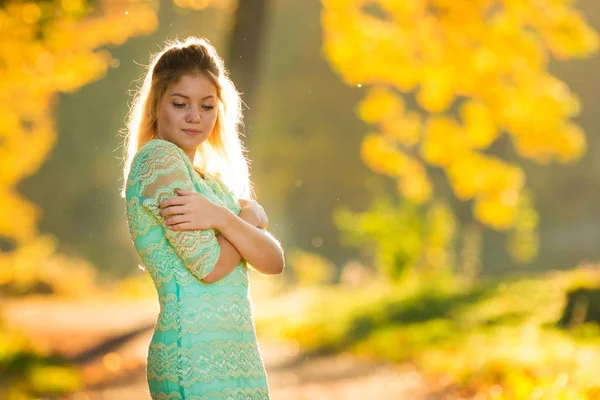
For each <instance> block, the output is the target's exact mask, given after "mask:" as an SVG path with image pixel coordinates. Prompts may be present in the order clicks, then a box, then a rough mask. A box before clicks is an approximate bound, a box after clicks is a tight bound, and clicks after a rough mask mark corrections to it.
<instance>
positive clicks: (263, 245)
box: [215, 207, 285, 275]
mask: <svg viewBox="0 0 600 400" xmlns="http://www.w3.org/2000/svg"><path fill="white" fill-rule="evenodd" d="M217 221H218V225H217V226H215V228H216V229H218V230H219V232H221V234H223V236H225V237H226V238H227V240H228V241H229V242H230V243H231V244H232V245H233V246H235V248H236V249H237V251H238V252H239V253H240V254H241V256H242V257H243V258H244V259H245V260H246V261H248V263H250V265H252V267H254V269H256V270H257V271H259V272H262V273H263V274H268V275H274V274H279V273H281V272H282V271H283V267H284V265H285V261H284V258H283V250H282V248H281V246H280V245H279V242H277V240H275V238H274V237H273V236H272V235H271V234H270V233H268V232H267V231H264V230H262V229H259V228H257V227H255V226H252V225H251V224H249V223H247V222H246V221H244V220H243V219H241V218H240V217H238V216H237V215H235V214H234V213H233V212H231V211H230V210H229V209H227V208H225V207H221V208H220V215H219V218H218V220H217Z"/></svg>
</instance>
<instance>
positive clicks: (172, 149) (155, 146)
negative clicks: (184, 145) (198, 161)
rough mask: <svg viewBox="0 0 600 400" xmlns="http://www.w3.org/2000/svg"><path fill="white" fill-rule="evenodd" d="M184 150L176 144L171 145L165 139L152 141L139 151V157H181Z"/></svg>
mask: <svg viewBox="0 0 600 400" xmlns="http://www.w3.org/2000/svg"><path fill="white" fill-rule="evenodd" d="M181 152H182V150H181V149H180V148H179V147H178V146H177V145H176V144H174V143H171V142H169V141H167V140H163V139H152V140H150V141H148V142H146V143H144V144H143V145H142V146H141V147H140V148H139V150H138V151H137V155H141V156H146V157H148V156H150V155H155V156H156V155H163V154H164V155H177V156H181Z"/></svg>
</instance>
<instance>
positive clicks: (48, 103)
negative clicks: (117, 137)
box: [0, 0, 157, 295]
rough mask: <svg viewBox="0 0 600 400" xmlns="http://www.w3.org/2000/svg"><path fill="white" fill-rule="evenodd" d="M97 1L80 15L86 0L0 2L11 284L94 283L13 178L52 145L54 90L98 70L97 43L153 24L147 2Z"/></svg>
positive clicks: (0, 260) (4, 231)
mask: <svg viewBox="0 0 600 400" xmlns="http://www.w3.org/2000/svg"><path fill="white" fill-rule="evenodd" d="M100 5H101V6H102V9H103V10H104V12H105V15H101V14H100V13H93V14H90V15H89V16H86V14H89V13H88V11H86V7H87V2H85V1H74V0H69V1H66V0H64V1H62V2H59V3H54V2H48V3H39V4H38V3H35V2H21V1H9V2H6V3H4V5H3V7H2V8H0V89H1V90H0V171H2V173H0V204H1V207H0V237H2V238H4V239H6V240H8V241H10V242H12V243H13V244H14V250H12V251H10V252H3V253H1V254H0V272H1V275H0V285H7V284H10V285H11V286H12V287H13V288H14V290H16V291H22V292H27V291H28V290H30V289H31V290H35V287H36V285H37V286H39V285H40V284H42V285H46V286H47V287H51V288H52V290H53V291H54V292H55V293H62V294H71V295H74V294H76V293H73V290H71V289H69V286H71V287H78V288H79V289H81V291H83V292H85V293H88V294H89V293H90V290H91V288H92V287H93V282H94V275H95V274H94V272H93V269H92V267H91V266H90V265H88V264H86V263H85V262H83V261H77V260H74V259H70V258H68V257H66V256H63V255H60V254H57V253H56V252H55V248H56V245H55V243H54V242H53V239H52V238H50V237H47V236H40V235H39V232H38V228H37V225H38V220H39V217H40V216H41V210H40V209H39V207H38V206H37V205H35V204H33V203H31V202H30V201H29V200H27V199H25V198H24V197H23V196H21V195H20V194H19V193H18V192H17V190H16V186H17V184H18V183H19V181H21V180H22V179H24V178H26V177H28V176H30V175H32V174H34V173H36V172H37V171H38V170H39V169H40V167H41V166H42V164H43V162H44V160H45V159H46V157H47V156H48V154H49V152H50V151H51V149H52V148H53V146H54V143H55V141H56V131H55V125H54V116H53V113H54V107H55V102H56V99H57V96H56V94H57V93H59V92H72V91H75V90H77V89H79V88H80V87H82V86H84V85H86V84H88V83H90V82H93V81H95V80H97V79H99V78H101V77H102V76H104V74H105V73H106V71H107V69H108V68H109V66H110V63H111V61H112V56H111V55H110V54H109V53H108V52H107V51H105V50H98V48H99V47H101V46H105V45H107V44H113V45H119V44H122V43H123V42H124V41H125V40H127V39H128V38H129V37H131V36H134V35H140V34H147V33H150V32H152V31H153V30H154V29H155V28H156V26H157V18H156V14H155V10H153V9H152V8H151V7H150V3H139V2H126V3H123V2H116V1H112V0H106V1H105V2H102V4H99V6H100ZM73 279H75V280H76V281H77V283H78V284H77V285H72V282H73ZM61 282H64V283H65V284H64V285H61ZM69 282H70V283H69ZM66 283H69V285H66Z"/></svg>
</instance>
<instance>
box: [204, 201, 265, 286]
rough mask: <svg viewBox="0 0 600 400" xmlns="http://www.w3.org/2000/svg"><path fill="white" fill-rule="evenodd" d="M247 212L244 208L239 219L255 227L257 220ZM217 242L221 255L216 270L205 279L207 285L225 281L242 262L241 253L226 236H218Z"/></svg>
mask: <svg viewBox="0 0 600 400" xmlns="http://www.w3.org/2000/svg"><path fill="white" fill-rule="evenodd" d="M245 211H246V209H244V208H242V211H241V212H240V214H239V217H240V218H241V219H243V220H244V221H246V222H248V223H249V224H252V225H254V224H255V220H256V218H255V217H254V215H253V214H252V213H246V212H245ZM217 240H218V241H219V245H220V247H221V254H220V256H219V261H217V264H216V265H215V268H214V269H213V270H212V272H211V273H209V274H208V275H207V276H206V277H205V278H204V279H203V281H204V282H206V283H214V282H217V281H219V280H221V279H223V278H224V277H225V276H227V275H229V273H230V272H231V271H233V269H234V268H235V266H236V265H238V264H239V262H240V260H242V256H241V254H240V252H239V251H237V249H236V248H235V246H234V245H232V244H231V242H230V241H229V240H227V239H226V238H225V236H223V235H218V236H217Z"/></svg>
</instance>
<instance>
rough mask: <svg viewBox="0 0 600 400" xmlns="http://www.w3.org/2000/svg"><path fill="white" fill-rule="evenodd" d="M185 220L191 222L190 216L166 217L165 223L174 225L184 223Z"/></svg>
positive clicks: (170, 225)
mask: <svg viewBox="0 0 600 400" xmlns="http://www.w3.org/2000/svg"><path fill="white" fill-rule="evenodd" d="M185 222H189V220H188V218H187V217H186V216H185V215H178V216H176V217H171V218H167V219H165V224H167V226H169V227H172V226H173V225H177V224H182V223H185Z"/></svg>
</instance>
